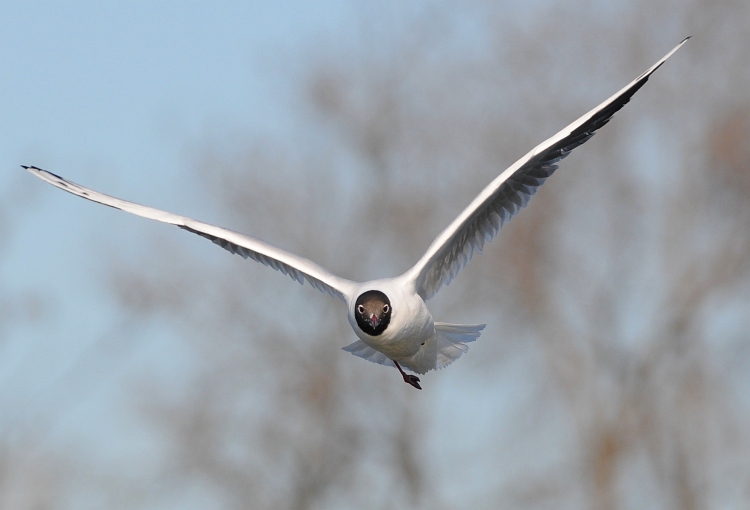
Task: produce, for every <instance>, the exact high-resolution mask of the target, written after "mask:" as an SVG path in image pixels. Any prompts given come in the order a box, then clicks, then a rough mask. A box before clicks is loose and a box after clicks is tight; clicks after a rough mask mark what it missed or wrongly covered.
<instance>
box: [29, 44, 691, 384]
mask: <svg viewBox="0 0 750 510" xmlns="http://www.w3.org/2000/svg"><path fill="white" fill-rule="evenodd" d="M688 39H689V37H687V38H685V39H684V40H683V41H682V42H680V44H678V45H677V46H676V47H675V48H674V49H672V51H670V52H669V53H667V54H666V55H665V56H664V57H663V58H662V59H661V60H659V61H658V62H656V63H655V64H654V65H653V66H651V67H650V68H649V69H648V70H647V71H646V72H644V73H643V74H641V75H640V76H638V77H637V78H636V79H635V80H633V81H632V82H630V83H629V84H628V85H626V86H625V87H623V88H622V89H621V90H620V91H619V92H617V93H615V94H614V95H613V96H612V97H610V98H609V99H607V100H606V101H604V102H603V103H601V104H600V105H599V106H597V107H596V108H594V109H593V110H591V111H589V112H588V113H586V114H585V115H583V116H582V117H580V118H579V119H578V120H576V121H574V122H573V123H572V124H570V125H568V126H567V127H565V128H563V129H562V130H561V131H560V132H558V133H557V134H555V135H554V136H552V137H551V138H548V139H547V140H545V141H544V142H542V143H541V144H539V145H537V146H536V147H535V148H534V149H532V150H531V151H530V152H528V153H527V154H526V155H525V156H523V157H522V158H521V159H519V160H518V161H516V162H515V163H514V164H513V165H512V166H510V167H509V168H508V169H507V170H505V171H504V172H502V173H501V174H500V175H499V176H498V177H496V178H495V179H494V180H493V181H492V182H490V184H489V185H488V186H487V187H485V188H484V189H483V190H482V192H481V193H479V195H477V197H476V198H475V199H474V200H473V201H472V202H471V203H470V204H469V205H468V206H467V207H466V208H465V209H464V210H463V211H462V212H461V214H459V215H458V217H457V218H456V219H455V220H453V222H452V223H451V224H450V225H448V227H447V228H446V229H445V230H443V231H442V232H441V233H440V235H438V236H437V238H436V239H435V240H434V241H433V242H432V244H431V245H430V247H429V248H428V249H427V252H426V253H425V254H424V255H423V256H422V258H421V259H419V260H418V261H417V263H416V264H415V265H414V266H413V267H412V268H411V269H409V270H408V271H406V272H405V273H404V274H402V275H400V276H396V277H394V278H384V279H379V280H371V281H367V282H364V283H358V282H354V281H351V280H347V279H344V278H341V277H339V276H336V275H334V274H333V273H331V272H330V271H328V270H326V269H324V268H322V267H321V266H319V265H318V264H316V263H314V262H312V261H310V260H308V259H306V258H303V257H300V256H298V255H295V254H293V253H290V252H288V251H286V250H283V249H281V248H278V247H276V246H274V245H272V244H270V243H267V242H265V241H262V240H260V239H258V238H255V237H251V236H248V235H244V234H240V233H237V232H234V231H232V230H228V229H225V228H221V227H217V226H214V225H210V224H208V223H203V222H201V221H197V220H194V219H191V218H188V217H185V216H179V215H177V214H172V213H169V212H166V211H161V210H159V209H154V208H152V207H146V206H143V205H139V204H136V203H133V202H128V201H126V200H121V199H119V198H115V197H112V196H109V195H105V194H104V193H99V192H98V191H94V190H92V189H89V188H85V187H83V186H80V185H78V184H75V183H74V182H71V181H68V180H66V179H63V178H62V177H60V176H59V175H55V174H53V173H52V172H48V171H46V170H42V169H41V168H37V167H35V166H24V165H22V167H23V168H24V169H26V170H28V171H29V172H31V173H32V174H33V175H35V176H37V177H39V178H40V179H42V180H45V181H47V182H48V183H50V184H52V185H53V186H56V187H58V188H60V189H62V190H65V191H67V192H69V193H72V194H74V195H77V196H79V197H82V198H85V199H88V200H91V201H93V202H97V203H100V204H104V205H108V206H110V207H114V208H115V209H120V210H123V211H125V212H129V213H131V214H135V215H138V216H142V217H144V218H148V219H152V220H156V221H161V222H163V223H169V224H171V225H175V226H177V227H179V228H181V229H183V230H187V231H188V232H192V233H194V234H198V235H199V236H201V237H205V238H206V239H209V240H210V241H212V242H214V243H215V244H218V245H219V246H221V247H222V248H224V249H226V250H228V251H229V252H231V253H234V254H237V255H241V256H242V257H244V258H246V259H248V258H249V259H252V260H255V261H256V262H260V263H261V264H264V265H266V266H270V267H272V268H273V269H275V270H277V271H280V272H282V273H283V274H285V275H288V276H290V277H291V278H292V279H293V280H297V281H298V282H299V283H300V284H304V282H308V283H309V284H310V285H312V286H313V287H315V288H316V289H318V290H320V291H322V292H324V293H327V294H330V295H331V296H334V297H337V298H339V299H341V300H342V301H343V302H344V303H345V304H346V307H347V317H348V319H349V324H350V325H351V327H352V329H353V330H354V333H355V334H356V335H357V337H358V340H357V341H356V342H354V343H352V344H350V345H347V346H346V347H344V348H343V349H344V350H345V351H348V352H350V353H352V354H354V355H355V356H359V357H360V358H364V359H366V360H368V361H372V362H374V363H379V364H381V365H386V366H392V367H395V368H396V369H398V371H399V372H400V374H401V377H403V380H404V382H406V383H408V384H410V385H411V386H413V387H414V388H417V389H419V390H421V389H422V387H421V386H420V380H419V377H417V376H416V375H413V374H407V373H406V372H405V371H404V369H407V370H409V371H410V372H414V373H416V374H420V375H421V374H425V373H426V372H427V371H429V370H435V369H438V368H443V367H446V366H448V365H450V364H451V363H453V362H454V361H456V360H457V359H458V358H459V357H461V355H462V354H464V353H465V352H467V351H468V346H467V345H466V344H467V343H469V342H473V341H474V340H476V339H477V338H479V335H480V334H481V332H482V330H483V329H484V327H485V325H484V324H447V323H443V322H436V321H435V320H433V318H432V315H431V314H430V311H429V310H428V309H427V305H426V304H425V302H426V301H427V300H429V299H430V298H431V297H433V296H434V295H435V294H436V293H437V292H438V290H440V288H441V287H442V286H443V285H448V284H449V283H450V282H451V280H452V279H453V278H454V277H455V276H456V275H457V274H458V272H459V271H460V270H461V269H463V267H464V266H466V264H467V263H468V262H469V261H470V260H471V258H472V256H473V255H474V253H476V252H480V251H481V250H482V248H483V247H484V244H485V243H486V242H489V241H491V240H492V239H493V238H494V237H495V236H496V235H497V233H498V232H499V231H500V229H501V228H502V226H503V225H504V224H505V223H507V222H508V221H509V220H510V219H511V218H512V217H513V216H515V215H516V214H517V213H518V212H519V211H520V210H521V209H522V208H523V207H525V206H526V204H527V203H528V201H529V199H530V198H531V196H532V195H534V194H535V193H536V191H537V189H538V188H539V187H540V186H541V185H542V184H543V183H544V181H545V180H547V178H548V177H549V176H551V175H552V173H553V172H554V171H555V170H556V169H557V167H558V163H559V162H560V160H562V159H563V158H565V157H566V156H567V155H568V154H569V153H570V151H572V150H573V149H575V148H576V147H578V146H579V145H581V144H583V143H584V142H586V141H587V140H588V139H589V138H591V137H592V136H593V135H594V133H595V132H596V131H597V130H598V129H599V128H601V127H602V126H604V125H605V124H606V123H607V122H609V120H610V119H611V118H612V116H613V115H614V114H615V112H617V111H618V110H620V108H622V107H623V106H625V104H626V103H628V101H630V98H631V97H632V96H633V94H635V93H636V92H637V91H638V89H640V88H641V87H642V86H643V85H644V84H645V83H646V81H647V80H648V79H649V77H650V76H651V74H652V73H653V72H654V71H656V70H657V69H658V68H659V67H660V66H661V65H662V64H663V63H664V62H665V61H666V60H667V59H668V58H669V57H670V56H672V54H673V53H674V52H675V51H677V50H678V49H679V48H680V47H681V46H682V45H683V44H685V42H687V40H688Z"/></svg>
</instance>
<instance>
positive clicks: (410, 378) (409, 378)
mask: <svg viewBox="0 0 750 510" xmlns="http://www.w3.org/2000/svg"><path fill="white" fill-rule="evenodd" d="M393 363H394V364H395V365H396V368H398V371H399V372H401V376H402V377H403V378H404V382H405V383H407V384H411V385H412V386H414V387H415V388H417V389H418V390H421V389H422V387H421V386H420V385H419V377H417V376H416V375H409V374H407V373H405V372H404V371H403V370H402V369H401V365H399V364H398V361H396V360H395V359H394V360H393Z"/></svg>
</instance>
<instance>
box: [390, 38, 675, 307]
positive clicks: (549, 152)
mask: <svg viewBox="0 0 750 510" xmlns="http://www.w3.org/2000/svg"><path fill="white" fill-rule="evenodd" d="M688 39H689V37H687V38H685V39H684V40H683V41H682V42H680V44H678V45H677V46H676V47H675V48H674V49H672V51H670V52H669V53H667V55H665V56H664V57H663V58H662V59H661V60H659V61H658V62H657V63H656V64H654V65H653V66H651V68H649V69H648V70H647V71H646V72H644V73H643V74H641V75H640V76H639V77H638V78H636V79H635V80H633V81H632V82H631V83H629V84H628V85H626V86H625V87H623V88H622V89H621V90H620V91H619V92H617V93H616V94H614V95H613V96H612V97H610V98H609V99H607V100H606V101H604V102H603V103H602V104H600V105H599V106H597V107H596V108H594V109H593V110H591V111H589V112H588V113H586V114H585V115H583V116H582V117H580V118H579V119H578V120H576V121H575V122H573V123H572V124H570V125H568V126H567V127H565V128H564V129H563V130H561V131H560V132H558V133H557V134H555V135H554V136H552V137H551V138H549V139H547V140H545V141H544V142H542V143H541V144H539V145H538V146H537V147H535V148H534V149H532V150H531V151H530V152H529V153H528V154H526V155H525V156H524V157H522V158H521V159H519V160H518V161H516V162H515V163H514V164H513V165H512V166H511V167H510V168H508V169H507V170H505V171H504V172H503V173H502V174H500V175H499V176H498V177H497V178H496V179H495V180H493V181H492V182H491V183H490V184H489V185H488V186H487V187H486V188H484V190H482V192H481V193H480V194H479V195H478V196H477V197H476V198H475V199H474V200H473V201H472V202H471V204H469V206H468V207H466V209H464V210H463V211H462V212H461V214H460V215H459V216H458V218H456V219H455V220H454V221H453V223H451V224H450V225H449V226H448V227H447V228H446V229H445V230H443V232H442V233H441V234H440V235H439V236H438V237H437V238H436V239H435V240H434V241H433V242H432V245H431V246H430V247H429V249H428V250H427V252H426V253H425V254H424V255H423V256H422V258H421V259H420V260H419V261H418V262H417V263H416V264H415V265H414V267H412V268H411V269H410V270H409V271H407V272H406V273H404V275H402V277H403V278H404V279H405V280H406V281H407V282H410V283H411V284H412V285H413V286H414V290H415V291H416V293H417V294H419V295H420V296H421V297H422V299H424V300H425V301H426V300H428V299H430V298H431V297H432V296H434V295H435V294H436V293H437V291H438V290H440V288H441V287H442V286H443V285H447V284H449V283H450V282H451V280H452V279H453V278H454V277H455V276H456V274H458V272H459V271H460V270H461V269H463V268H464V266H466V264H468V262H469V261H470V260H471V258H472V256H473V255H474V253H475V252H480V253H481V251H482V248H483V247H484V243H485V242H488V241H491V240H492V239H494V237H495V236H496V235H497V233H498V232H499V231H500V229H501V228H502V226H503V225H504V224H505V223H506V222H508V220H510V219H511V218H512V217H513V216H515V215H516V214H517V213H518V212H519V211H520V210H521V209H522V208H523V207H525V206H526V204H527V203H528V202H529V199H531V197H532V195H534V194H535V193H536V191H537V189H539V187H540V186H541V185H542V184H543V183H544V181H545V180H546V179H547V178H548V177H549V176H550V175H552V173H553V172H554V171H555V170H556V169H557V167H558V165H557V164H558V163H559V162H560V160H562V159H563V158H565V157H566V156H567V155H568V154H569V153H570V151H572V150H573V149H575V148H576V147H578V146H579V145H581V144H583V143H584V142H586V141H587V140H588V139H589V138H591V137H592V136H594V133H595V132H596V130H598V129H599V128H601V127H602V126H604V125H605V124H606V123H607V122H609V120H610V119H611V118H612V116H613V115H614V114H615V113H616V112H617V111H618V110H620V108H622V107H623V106H625V105H626V104H627V103H628V102H629V101H630V98H631V97H632V96H633V94H635V93H636V92H637V91H638V89H640V88H641V87H642V86H643V85H644V84H645V83H646V81H648V78H649V77H650V76H651V74H652V73H653V72H654V71H656V70H657V69H658V68H659V67H660V66H661V65H662V64H663V63H664V62H665V61H666V60H667V59H668V58H669V57H670V56H671V55H672V54H673V53H674V52H675V51H677V50H678V49H679V48H680V47H681V46H682V45H683V44H685V42H686V41H687V40H688Z"/></svg>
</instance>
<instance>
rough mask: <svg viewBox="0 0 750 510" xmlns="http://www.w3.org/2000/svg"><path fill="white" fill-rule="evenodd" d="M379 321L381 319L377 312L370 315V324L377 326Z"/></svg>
mask: <svg viewBox="0 0 750 510" xmlns="http://www.w3.org/2000/svg"><path fill="white" fill-rule="evenodd" d="M379 322H380V321H379V320H378V317H377V316H376V315H375V314H372V316H371V317H370V324H372V327H373V328H377V327H378V323H379Z"/></svg>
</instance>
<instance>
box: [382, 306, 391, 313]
mask: <svg viewBox="0 0 750 510" xmlns="http://www.w3.org/2000/svg"><path fill="white" fill-rule="evenodd" d="M390 309H391V307H390V306H388V305H383V313H388V310H390Z"/></svg>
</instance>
